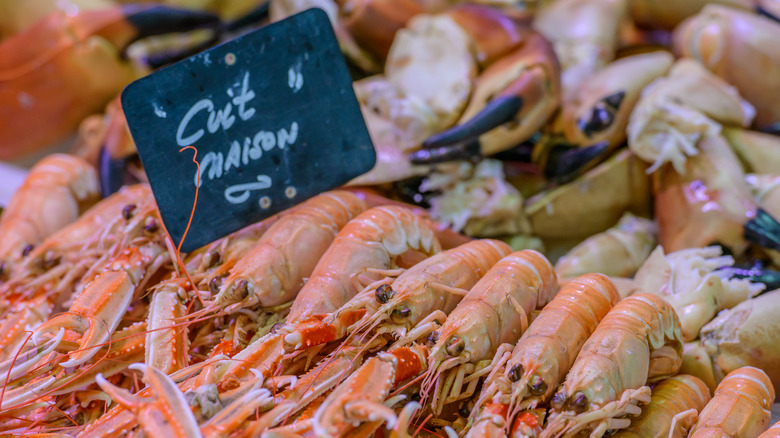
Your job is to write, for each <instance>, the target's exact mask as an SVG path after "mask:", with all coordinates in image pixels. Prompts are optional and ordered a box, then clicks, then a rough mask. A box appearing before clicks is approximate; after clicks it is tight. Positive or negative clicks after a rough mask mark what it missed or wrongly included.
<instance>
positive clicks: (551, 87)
mask: <svg viewBox="0 0 780 438" xmlns="http://www.w3.org/2000/svg"><path fill="white" fill-rule="evenodd" d="M558 72H559V67H558V62H557V59H556V58H555V54H554V52H553V50H552V47H551V45H550V43H548V42H547V41H546V40H545V39H544V38H542V37H541V36H540V35H538V34H533V33H531V34H529V36H528V39H527V41H525V42H524V44H523V45H522V46H521V47H520V49H518V50H516V51H515V52H512V53H510V54H509V55H507V56H505V57H504V58H501V59H500V60H498V61H496V62H495V63H494V64H492V65H491V66H490V67H488V68H487V69H486V70H485V71H484V73H483V74H482V75H481V76H480V77H479V78H478V80H477V86H476V88H475V90H474V94H473V97H472V99H471V102H470V104H469V106H468V107H467V108H466V111H465V113H464V115H463V117H462V118H461V123H460V125H459V126H456V127H454V128H451V129H449V130H448V131H445V132H443V133H441V134H438V135H436V136H433V137H431V138H429V139H428V140H427V141H425V142H424V143H423V145H422V148H423V149H422V150H420V151H416V152H413V153H412V155H411V156H410V159H411V160H412V162H413V163H419V164H429V163H436V162H442V161H450V160H453V159H458V158H464V157H475V156H481V155H492V154H494V153H497V152H501V151H503V150H506V149H509V148H511V147H513V146H515V145H517V144H519V143H521V142H522V141H524V140H526V139H528V138H529V137H530V136H531V135H533V134H534V133H535V132H536V131H538V130H539V128H540V127H541V126H542V125H543V124H544V123H545V122H546V121H547V119H548V118H549V117H550V116H551V115H552V113H553V112H554V111H555V109H556V108H557V106H558V103H559V101H560V83H559V76H560V75H559V74H558Z"/></svg>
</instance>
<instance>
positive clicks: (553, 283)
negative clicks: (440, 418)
mask: <svg viewBox="0 0 780 438" xmlns="http://www.w3.org/2000/svg"><path fill="white" fill-rule="evenodd" d="M557 292H558V281H557V277H556V276H555V271H554V269H553V267H552V265H551V264H550V262H549V261H548V260H547V259H546V258H545V257H544V256H543V255H541V254H540V253H538V252H536V251H532V250H525V251H519V252H515V253H512V254H510V255H508V256H506V257H504V258H502V259H501V260H499V261H498V263H496V264H495V265H494V266H493V267H492V268H490V270H489V271H488V272H487V273H486V274H485V276H484V277H482V278H481V279H480V280H479V282H477V284H475V285H474V287H473V288H471V290H470V291H469V293H468V294H467V295H466V296H465V297H463V300H462V301H461V302H460V303H459V304H458V306H457V307H455V309H454V310H453V311H452V312H451V313H450V314H449V315H448V316H447V321H445V322H444V325H443V326H442V327H441V328H440V329H439V330H437V331H436V335H437V337H438V340H437V341H436V343H435V345H434V346H433V347H432V348H431V352H430V355H429V356H428V367H427V368H428V370H427V371H426V378H425V380H424V381H423V383H422V393H423V395H424V397H428V396H430V395H431V390H433V393H432V399H431V404H432V406H433V411H434V412H435V413H437V414H438V413H440V412H441V410H442V407H443V405H444V404H447V403H452V402H455V401H458V400H460V399H462V398H466V397H468V396H470V395H471V394H470V393H469V391H463V392H464V393H463V394H461V392H462V388H461V385H466V384H468V383H469V382H470V381H474V380H475V377H477V376H478V375H479V374H485V373H487V372H489V371H492V370H491V369H490V368H489V367H486V366H479V364H480V362H481V361H489V360H490V359H491V358H492V357H493V356H494V355H496V352H497V350H498V349H499V348H501V346H504V347H505V348H504V350H506V351H508V348H509V347H510V346H511V345H512V344H513V343H515V341H516V340H517V339H518V338H519V337H520V336H521V335H522V334H523V332H525V330H526V328H527V327H528V321H529V319H530V318H529V315H530V314H531V312H532V311H534V310H535V309H541V308H543V307H544V306H546V305H547V303H549V302H550V301H551V300H552V299H553V297H555V294H556V293H557ZM498 356H499V358H500V357H501V355H498ZM493 362H495V361H493ZM489 364H490V362H488V364H483V365H489ZM448 371H449V372H448ZM477 372H479V374H477ZM463 376H466V377H467V378H466V379H464V378H463ZM472 391H473V390H472Z"/></svg>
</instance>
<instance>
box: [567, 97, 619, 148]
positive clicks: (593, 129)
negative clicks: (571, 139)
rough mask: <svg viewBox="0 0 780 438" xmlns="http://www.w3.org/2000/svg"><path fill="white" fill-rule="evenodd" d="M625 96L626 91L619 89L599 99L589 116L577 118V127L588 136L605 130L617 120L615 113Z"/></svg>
mask: <svg viewBox="0 0 780 438" xmlns="http://www.w3.org/2000/svg"><path fill="white" fill-rule="evenodd" d="M625 97H626V92H625V91H618V92H616V93H613V94H610V95H609V96H607V97H604V98H603V99H601V100H599V101H598V102H596V104H595V105H593V107H592V108H591V112H590V114H589V115H588V117H587V118H582V119H579V120H577V127H578V128H579V129H580V130H581V131H582V132H583V133H584V134H585V135H586V136H588V137H592V136H593V134H595V133H597V132H601V131H603V130H604V129H605V128H607V127H609V126H611V125H612V123H613V122H614V121H615V113H616V112H617V110H618V108H620V104H621V103H623V98H625Z"/></svg>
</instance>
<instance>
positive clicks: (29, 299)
mask: <svg viewBox="0 0 780 438" xmlns="http://www.w3.org/2000/svg"><path fill="white" fill-rule="evenodd" d="M66 159H73V160H76V161H78V160H79V159H78V158H75V157H68V156H62V157H59V161H58V162H60V163H66V162H67V160H66ZM41 166H42V168H43V169H45V170H46V171H47V172H48V173H47V172H39V171H38V170H37V169H38V168H36V169H35V170H34V171H33V172H31V174H30V177H29V180H28V184H27V185H28V186H35V185H34V184H33V183H34V182H35V181H34V179H38V178H40V179H41V180H42V181H49V179H50V178H49V176H48V175H49V173H51V172H53V169H54V167H53V166H54V164H52V163H49V162H48V161H44V162H43V163H42V165H41ZM65 167H66V168H67V166H65ZM87 168H88V166H87ZM76 169H77V170H75V171H73V172H71V174H72V176H73V177H71V178H58V179H56V180H55V181H53V182H50V184H52V185H54V186H56V187H58V188H59V189H60V190H59V191H61V192H64V193H72V194H73V197H74V200H76V199H81V198H84V195H83V190H82V189H83V186H87V187H90V185H89V184H87V182H88V181H89V180H90V178H94V174H91V173H89V172H86V173H85V174H84V175H77V174H76V173H78V172H82V171H83V170H84V168H76ZM66 170H67V169H61V171H63V172H65V173H67V172H66ZM76 176H80V177H78V178H77V177H76ZM17 196H18V197H17V199H18V200H19V201H18V202H15V203H14V204H13V205H14V206H15V208H23V207H24V206H25V205H26V202H27V201H26V198H25V196H26V191H24V190H20V191H19V193H18V195H17ZM30 199H31V200H33V201H35V202H37V199H36V198H33V197H30ZM64 205H71V204H70V203H64ZM10 213H12V214H9V215H8V216H6V219H4V220H3V222H2V223H0V225H2V227H3V229H6V230H14V229H16V228H18V229H22V230H26V229H29V228H31V227H36V229H39V230H41V231H40V232H39V233H38V234H35V235H33V234H29V236H30V237H29V239H30V240H29V241H25V242H22V244H24V247H23V248H22V252H21V253H19V248H17V246H18V245H15V246H14V247H13V248H12V249H11V250H9V251H8V252H7V253H6V254H5V256H6V260H9V261H13V263H9V265H8V266H9V269H8V273H7V275H8V276H7V279H5V280H4V281H3V283H2V284H1V285H0V293H1V294H2V305H3V310H4V313H3V315H4V317H3V318H2V320H0V326H2V327H3V333H2V335H3V337H2V345H0V354H2V357H0V374H1V375H2V377H3V379H4V382H3V387H2V391H0V394H1V397H2V398H1V399H0V433H2V434H4V435H28V434H29V435H35V434H50V435H47V436H63V437H64V436H76V437H101V436H118V435H127V436H151V437H167V438H169V437H171V436H182V437H184V436H186V437H244V436H246V437H253V436H267V437H274V436H323V437H325V436H327V437H336V436H374V434H375V433H383V432H384V433H387V434H389V435H390V436H398V437H404V436H411V435H415V434H427V435H430V436H454V435H461V436H483V435H488V436H504V435H505V436H545V437H553V436H555V437H558V436H575V435H577V434H581V433H590V434H591V435H592V436H602V435H604V434H606V433H614V432H615V431H621V432H619V433H630V432H632V431H633V432H636V431H642V430H646V429H648V428H650V429H652V430H653V431H654V432H656V431H657V430H659V428H661V429H663V428H665V429H664V430H666V431H678V430H684V431H687V430H690V429H692V428H694V427H695V430H694V431H696V430H699V429H702V430H705V429H706V430H709V429H713V428H715V429H717V428H728V427H738V428H739V427H742V428H748V429H749V430H756V431H758V430H759V429H761V430H760V431H761V432H762V431H763V430H764V429H766V428H768V427H769V420H768V416H767V415H768V414H767V412H768V411H767V407H768V406H769V405H771V402H772V401H773V400H774V392H773V391H774V389H773V386H772V383H771V380H769V377H767V376H766V374H764V373H763V371H761V370H759V369H757V368H751V367H744V368H740V370H737V371H733V372H732V373H731V374H729V375H728V376H726V377H725V378H724V379H723V382H721V384H720V385H719V386H718V389H717V390H716V391H715V395H714V396H712V401H710V397H711V394H710V390H709V389H708V388H707V386H706V384H705V383H703V382H702V381H701V380H700V379H698V378H697V377H694V376H691V375H683V374H679V372H680V369H681V366H682V364H683V353H684V341H685V335H684V332H683V329H682V325H681V318H680V317H679V316H678V314H677V312H676V311H675V308H674V306H673V304H670V302H667V301H665V300H664V298H662V297H661V296H659V295H657V294H652V293H635V294H633V295H631V296H629V297H627V298H624V299H621V296H620V294H619V293H618V289H617V287H616V286H615V284H614V283H613V282H612V280H610V278H609V277H608V276H606V275H603V274H598V273H588V274H584V275H580V276H577V277H575V278H573V279H571V280H561V276H560V275H559V273H558V272H556V269H555V267H554V266H553V264H552V263H551V262H550V261H549V260H548V259H547V258H546V257H545V256H544V255H542V254H541V253H539V252H537V251H534V250H520V251H513V250H512V249H511V247H510V246H509V245H507V244H506V243H504V242H501V241H499V240H493V239H475V240H471V239H469V238H466V237H465V236H459V235H457V234H455V233H453V232H452V231H450V230H448V229H446V228H443V227H442V226H441V225H439V224H437V223H436V222H435V221H433V220H432V219H430V217H428V216H426V215H425V214H424V213H423V212H422V211H421V210H420V209H418V208H416V207H413V206H409V205H404V204H401V203H398V202H395V201H390V200H388V199H385V198H381V197H378V196H375V195H373V196H367V195H366V193H364V192H360V191H347V190H336V191H331V192H326V193H323V194H320V195H317V196H315V197H313V198H311V199H308V200H306V201H304V202H302V203H301V204H299V205H297V206H295V207H293V208H291V209H289V210H287V211H284V212H282V213H280V214H278V215H276V216H273V217H271V218H268V219H266V220H264V221H262V222H259V223H256V224H253V225H250V226H249V227H247V228H245V229H242V230H239V231H237V232H235V233H233V234H231V235H228V236H226V237H224V238H222V239H220V240H218V241H215V242H213V243H212V244H209V245H207V246H206V247H203V248H201V249H198V250H197V251H194V252H192V253H189V254H181V253H179V252H178V251H177V250H176V245H175V244H174V242H172V241H171V240H170V238H169V237H168V235H167V233H166V232H165V229H164V226H163V224H162V222H161V221H160V218H159V217H158V213H157V209H156V205H155V202H154V198H153V196H152V194H151V191H150V189H149V187H148V186H147V185H145V184H138V185H132V186H125V187H123V188H122V189H120V190H119V191H118V192H117V193H115V194H113V195H111V196H109V197H107V198H105V199H102V200H100V201H97V202H96V203H94V204H93V205H92V206H91V207H89V208H85V210H84V211H83V212H81V213H80V214H73V215H71V216H69V217H67V218H65V217H64V216H63V217H64V218H63V220H62V221H61V222H60V223H57V224H52V225H51V226H49V227H46V228H44V227H40V226H38V225H36V224H35V222H34V220H35V218H30V217H28V216H25V215H16V214H13V213H14V209H11V211H10ZM740 382H742V383H740ZM751 385H753V386H751ZM723 400H725V401H723ZM729 400H737V401H738V402H739V403H742V404H745V406H750V407H751V409H754V411H751V410H749V409H748V408H743V407H741V406H742V405H741V404H739V403H737V404H736V405H732V404H729V403H731V402H729ZM708 402H709V404H708ZM735 403H736V402H735ZM719 404H722V405H723V407H718V406H719ZM711 406H714V407H711ZM729 409H732V410H734V413H733V414H732V413H729ZM699 412H701V413H702V414H701V415H702V418H703V419H704V420H700V421H699V422H698V423H697V421H696V419H697V416H698V414H699ZM737 414H739V415H742V416H744V417H745V419H744V421H743V422H742V423H740V424H739V425H737V426H735V425H733V424H731V422H729V423H728V424H725V423H723V421H722V420H719V419H718V418H720V417H718V415H721V416H723V415H727V416H729V418H731V417H730V416H731V415H737ZM765 417H766V418H765ZM648 418H650V419H648ZM757 419H758V420H757ZM702 421H704V422H702ZM757 421H758V422H757ZM648 424H652V426H648ZM764 426H765V427H764ZM637 433H639V434H640V436H644V435H643V432H637ZM701 433H704V432H701Z"/></svg>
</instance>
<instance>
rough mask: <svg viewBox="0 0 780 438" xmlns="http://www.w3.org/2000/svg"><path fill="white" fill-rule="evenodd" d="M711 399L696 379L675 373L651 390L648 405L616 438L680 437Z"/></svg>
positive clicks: (707, 391) (706, 389) (707, 390)
mask: <svg viewBox="0 0 780 438" xmlns="http://www.w3.org/2000/svg"><path fill="white" fill-rule="evenodd" d="M710 399H711V395H710V390H709V388H707V385H705V384H704V382H702V381H701V380H699V379H698V378H697V377H694V376H689V375H685V374H678V375H676V376H674V377H670V378H668V379H666V380H663V381H661V382H660V383H658V384H657V385H656V386H655V387H653V393H652V395H651V396H650V402H649V403H648V404H647V405H646V406H643V407H642V413H641V414H639V416H638V417H636V418H633V419H631V425H630V426H628V427H627V428H625V429H620V430H619V431H618V432H617V433H615V434H614V435H613V436H615V437H617V438H629V437H642V438H650V437H655V438H665V437H669V438H683V437H687V436H688V432H689V431H690V430H691V429H692V428H693V426H694V425H695V424H696V420H697V419H698V416H699V412H701V410H702V409H704V406H706V405H707V403H709V401H710Z"/></svg>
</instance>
